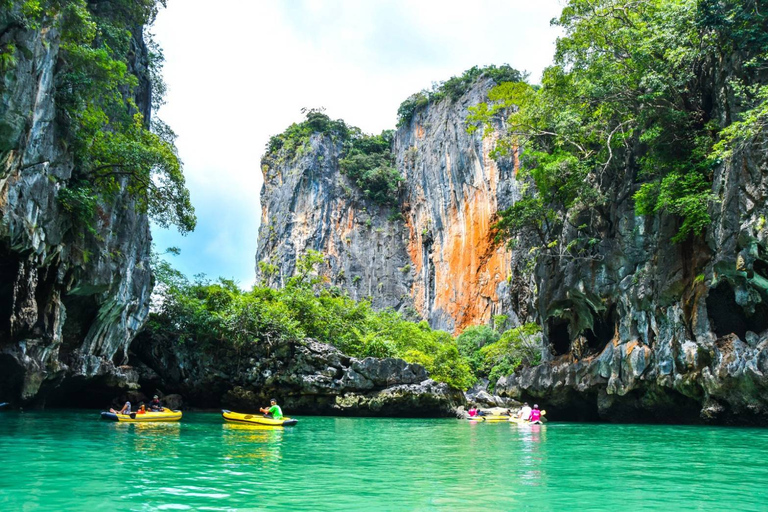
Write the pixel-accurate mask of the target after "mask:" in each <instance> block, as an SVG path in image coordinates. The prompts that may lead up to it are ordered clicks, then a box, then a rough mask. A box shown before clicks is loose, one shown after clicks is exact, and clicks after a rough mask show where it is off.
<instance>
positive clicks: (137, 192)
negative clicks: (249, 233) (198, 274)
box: [0, 0, 196, 233]
mask: <svg viewBox="0 0 768 512" xmlns="http://www.w3.org/2000/svg"><path fill="white" fill-rule="evenodd" d="M3 1H4V6H5V7H6V8H7V10H6V12H5V15H7V16H11V17H13V18H14V20H15V23H18V24H20V25H22V26H26V27H28V28H32V29H39V28H41V27H43V26H46V27H48V26H54V27H56V28H57V29H58V30H59V31H60V33H61V43H60V51H59V61H58V64H57V68H56V76H55V84H56V97H55V100H56V109H57V125H58V128H59V130H60V134H61V136H62V138H63V139H64V141H65V142H66V144H67V146H68V148H69V149H70V151H71V153H72V155H73V156H74V163H75V168H74V171H73V175H72V179H71V180H70V181H69V183H65V184H63V188H62V189H61V192H62V193H61V194H60V201H61V202H62V204H63V206H64V208H65V209H66V210H68V211H70V212H76V218H77V219H79V220H80V221H83V222H84V223H86V225H90V223H92V222H93V221H94V219H93V215H92V214H91V213H89V212H91V211H92V205H93V204H95V203H96V202H98V200H100V199H105V200H109V199H110V198H112V197H114V196H115V194H117V193H118V192H121V191H125V190H127V191H128V192H129V193H130V195H131V196H132V197H133V198H135V200H136V204H137V207H138V208H139V210H140V211H142V212H147V213H149V215H150V216H151V217H152V218H153V219H154V220H155V221H156V222H157V223H158V224H159V225H161V226H164V227H167V226H169V225H175V226H176V227H177V228H178V229H179V230H180V231H181V232H182V233H186V232H188V231H191V230H193V229H194V227H195V223H196V219H195V215H194V208H193V207H192V205H191V203H190V198H189V192H188V191H187V189H186V187H185V182H184V175H183V173H182V164H181V161H180V159H179V157H178V154H177V152H176V148H175V145H174V139H175V135H174V133H173V132H172V131H171V130H170V128H169V127H168V126H166V125H164V124H163V123H162V122H160V121H153V122H152V123H150V121H149V119H148V118H147V116H146V114H147V113H148V108H144V109H142V108H140V105H138V104H137V103H136V100H135V98H136V95H137V91H138V89H139V88H140V87H146V84H147V82H149V83H150V87H151V88H152V90H153V92H154V93H155V94H156V97H155V98H154V101H153V103H154V104H155V106H157V105H158V104H160V103H161V102H162V98H161V97H159V94H160V93H162V91H163V90H164V86H163V84H162V80H161V78H160V69H161V67H162V54H161V53H160V52H159V50H158V49H157V47H156V45H154V44H153V43H152V42H151V41H150V42H149V43H150V44H149V48H150V55H149V69H148V70H146V69H145V68H143V67H142V66H141V65H138V66H134V65H133V63H134V61H135V60H136V59H137V58H138V57H139V56H140V54H139V52H140V51H141V50H140V47H141V46H142V45H143V44H144V42H143V41H142V29H143V26H145V25H148V24H151V23H152V22H153V21H154V18H155V16H156V14H157V10H158V8H159V7H161V6H164V5H165V0H111V1H109V2H101V1H86V0H26V1H20V0H3ZM7 50H8V48H7V47H6V48H5V51H7ZM5 51H3V52H0V53H5ZM14 51H17V50H16V49H15V48H14ZM7 60H8V59H3V62H6V61H7ZM13 62H15V60H14V61H12V62H11V63H13ZM143 107H148V106H143Z"/></svg>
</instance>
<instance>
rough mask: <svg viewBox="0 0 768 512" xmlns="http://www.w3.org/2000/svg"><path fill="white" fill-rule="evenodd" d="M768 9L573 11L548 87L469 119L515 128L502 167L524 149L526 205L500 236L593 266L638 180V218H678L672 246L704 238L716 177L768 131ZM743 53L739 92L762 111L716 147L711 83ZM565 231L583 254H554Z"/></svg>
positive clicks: (680, 2)
mask: <svg viewBox="0 0 768 512" xmlns="http://www.w3.org/2000/svg"><path fill="white" fill-rule="evenodd" d="M767 8H768V2H766V1H765V0H760V1H756V2H737V1H736V0H726V1H716V0H676V1H673V2H670V1H666V0H646V1H642V2H628V1H626V0H570V1H569V2H568V4H567V5H566V7H565V8H564V9H563V12H562V15H561V16H560V17H559V18H558V19H557V20H555V21H554V23H555V24H556V25H558V26H560V27H561V28H562V29H563V31H564V37H561V38H560V39H559V40H558V43H557V51H556V56H555V63H554V65H553V66H551V67H549V68H548V69H547V70H546V71H545V73H544V77H543V80H542V85H541V87H540V88H535V87H530V86H528V85H526V84H524V83H516V84H514V83H513V84H503V85H501V86H497V87H496V88H494V89H493V90H492V91H491V94H490V97H491V98H490V101H489V102H488V103H486V104H481V105H479V106H478V107H477V108H475V109H473V111H472V113H471V115H470V118H469V122H470V127H469V130H470V131H471V130H476V129H478V128H480V127H484V128H485V129H489V128H493V129H496V128H498V127H499V126H503V127H504V128H505V129H506V131H507V134H508V135H507V136H506V137H505V138H504V139H503V140H502V141H501V144H500V145H499V147H498V149H497V152H496V156H505V155H507V154H509V153H510V151H512V150H517V149H520V148H522V149H524V151H523V152H522V155H523V156H522V164H523V165H522V169H521V171H520V173H519V174H518V178H522V179H524V180H526V181H527V183H529V187H528V189H527V190H526V198H525V199H524V201H523V202H520V203H517V204H516V205H515V206H513V207H512V208H511V209H509V210H507V211H505V212H502V213H501V222H500V223H499V224H498V226H497V227H499V229H500V236H501V237H503V238H507V239H510V238H514V237H516V236H518V235H520V234H521V233H522V232H524V231H526V230H527V229H532V231H534V232H535V233H536V234H537V236H538V237H539V239H540V246H539V249H540V250H541V251H542V252H548V253H557V254H558V255H561V256H562V255H566V256H581V255H583V251H585V248H587V247H588V246H589V243H588V242H589V241H590V240H593V239H599V234H598V233H596V232H595V231H594V230H593V226H595V225H597V224H599V223H598V222H597V219H598V218H599V217H601V216H605V215H606V213H605V212H607V211H608V210H609V205H610V203H611V202H612V200H613V197H614V195H616V194H618V193H619V191H618V190H616V189H615V187H616V184H620V183H624V182H626V181H627V180H633V181H634V182H635V183H636V184H637V190H638V192H637V194H636V195H635V200H636V208H637V212H638V213H639V214H651V213H666V214H671V215H674V216H675V217H677V218H679V220H680V227H679V230H678V232H677V234H676V235H675V236H674V238H673V241H675V242H679V241H682V240H685V239H686V238H688V237H689V236H700V235H701V234H702V233H703V231H704V230H705V229H706V228H707V226H708V225H709V222H710V217H709V214H708V211H707V210H708V205H709V204H710V203H711V202H712V201H713V200H715V198H714V197H713V195H712V193H711V187H712V177H713V169H714V167H715V166H716V165H717V164H718V162H719V159H720V158H723V157H726V156H727V155H728V154H729V153H728V151H729V150H731V149H732V148H733V147H734V146H735V145H737V144H738V143H739V142H740V141H741V142H744V141H750V140H754V139H755V137H756V136H757V135H758V134H760V133H761V132H762V130H763V128H764V126H765V124H766V119H768V114H766V112H768V107H766V105H768V103H766V99H768V92H765V91H764V89H763V87H764V85H763V81H764V80H763V79H760V78H759V77H760V76H763V77H764V71H765V69H766V66H765V62H766V57H765V56H766V55H767V54H768V53H767V52H768V31H767V30H766V26H767V25H766V14H765V13H766V12H767V11H766V9H767ZM735 52H738V54H739V56H740V57H739V59H741V58H743V59H744V64H743V65H742V64H741V63H740V62H739V59H736V60H732V59H731V60H728V62H729V63H730V64H729V66H731V67H732V68H733V69H731V70H729V73H730V74H732V78H731V81H730V83H729V86H730V88H731V90H732V91H733V93H734V94H735V95H736V96H738V97H739V98H741V99H742V101H743V103H744V104H745V105H747V106H751V107H752V108H751V109H749V110H746V111H745V112H744V114H743V115H742V116H741V117H740V119H739V120H738V121H737V123H736V124H732V125H731V127H728V128H726V130H724V131H723V133H722V136H723V139H722V141H721V142H720V143H719V144H718V145H717V146H715V144H716V142H717V140H718V132H719V130H720V129H721V128H722V126H721V125H720V124H719V123H718V122H717V120H716V119H715V118H713V117H711V116H714V115H715V114H716V113H715V112H713V111H712V107H711V102H712V97H711V88H710V85H708V83H707V80H711V79H710V78H708V75H706V73H707V72H709V71H713V68H715V67H717V66H719V65H720V64H718V63H722V62H724V59H730V57H729V56H731V55H733V54H734V53H735ZM702 70H709V71H702ZM721 71H722V70H721ZM717 72H720V71H717ZM761 72H762V73H763V75H760V73H761ZM755 82H757V83H758V84H759V85H758V86H754V83H755ZM749 84H753V85H749ZM739 123H743V124H739ZM567 222H572V223H573V224H574V225H580V226H581V225H583V226H584V227H583V228H581V231H582V232H583V234H584V243H583V244H582V243H580V244H576V245H574V246H568V247H567V248H562V247H559V246H557V244H554V243H555V241H556V240H558V238H559V237H560V235H561V234H562V231H563V229H564V226H565V224H566V223H567ZM553 244H554V245H553ZM564 250H565V254H564V253H563V251H564Z"/></svg>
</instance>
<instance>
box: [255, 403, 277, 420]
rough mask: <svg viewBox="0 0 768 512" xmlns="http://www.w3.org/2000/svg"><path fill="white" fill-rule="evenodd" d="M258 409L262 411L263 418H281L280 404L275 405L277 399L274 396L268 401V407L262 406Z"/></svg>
mask: <svg viewBox="0 0 768 512" xmlns="http://www.w3.org/2000/svg"><path fill="white" fill-rule="evenodd" d="M259 410H260V411H261V412H263V413H264V417H265V418H272V419H275V420H281V419H283V410H282V409H280V406H279V405H277V400H275V399H274V398H273V399H272V400H270V401H269V407H268V408H267V407H262V408H261V409H259Z"/></svg>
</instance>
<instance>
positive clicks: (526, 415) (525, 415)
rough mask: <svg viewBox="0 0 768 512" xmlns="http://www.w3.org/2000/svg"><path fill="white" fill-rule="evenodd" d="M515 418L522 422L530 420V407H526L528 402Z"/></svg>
mask: <svg viewBox="0 0 768 512" xmlns="http://www.w3.org/2000/svg"><path fill="white" fill-rule="evenodd" d="M517 417H518V418H520V419H521V420H523V421H529V420H530V419H531V406H529V405H528V402H525V403H524V404H523V407H522V408H521V409H520V413H519V414H518V415H517Z"/></svg>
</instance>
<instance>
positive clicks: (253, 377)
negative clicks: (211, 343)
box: [126, 336, 466, 417]
mask: <svg viewBox="0 0 768 512" xmlns="http://www.w3.org/2000/svg"><path fill="white" fill-rule="evenodd" d="M131 348H132V350H131V356H130V362H131V364H132V366H133V371H134V372H135V374H136V376H135V383H136V384H138V385H140V387H141V390H142V392H144V393H145V395H149V394H150V393H153V392H154V391H155V390H160V391H161V392H165V393H170V394H178V395H180V396H182V397H183V399H184V403H185V404H186V405H188V406H192V407H199V408H209V409H215V408H219V407H222V406H223V407H228V408H231V409H234V410H257V409H258V408H259V407H261V406H263V405H264V404H265V403H268V401H269V399H270V398H272V397H275V398H277V399H278V400H279V401H280V404H281V405H282V406H283V407H284V408H286V409H287V410H291V411H294V412H292V413H295V414H321V415H339V416H408V417H419V416H420V417H450V416H453V415H454V414H455V410H456V408H457V407H460V406H463V405H464V404H465V403H466V399H465V396H464V393H462V392H461V391H460V390H458V389H455V388H452V387H450V386H448V385H447V384H444V383H438V382H435V381H434V380H432V379H430V378H429V376H428V375H427V372H426V370H425V369H424V367H422V366H421V365H418V364H409V363H406V362H405V361H403V360H402V359H396V358H385V359H376V358H372V357H368V358H365V359H356V358H352V357H348V356H346V355H345V354H343V353H342V352H341V351H339V350H338V349H336V348H334V347H332V346H330V345H327V344H324V343H319V342H317V341H314V340H311V339H307V340H303V341H300V342H281V343H277V344H275V345H273V346H270V345H267V344H254V345H251V346H249V347H243V348H242V349H240V350H238V349H234V348H232V347H218V348H216V347H199V346H196V345H195V344H194V343H189V344H178V343H176V342H173V341H165V342H163V341H160V340H150V339H147V338H142V337H141V336H140V337H139V338H138V339H137V340H136V342H135V343H134V345H133V346H132V347H131ZM128 391H129V390H128V389H126V395H127V393H128ZM135 396H136V398H137V399H138V398H142V397H140V396H139V395H135Z"/></svg>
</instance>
